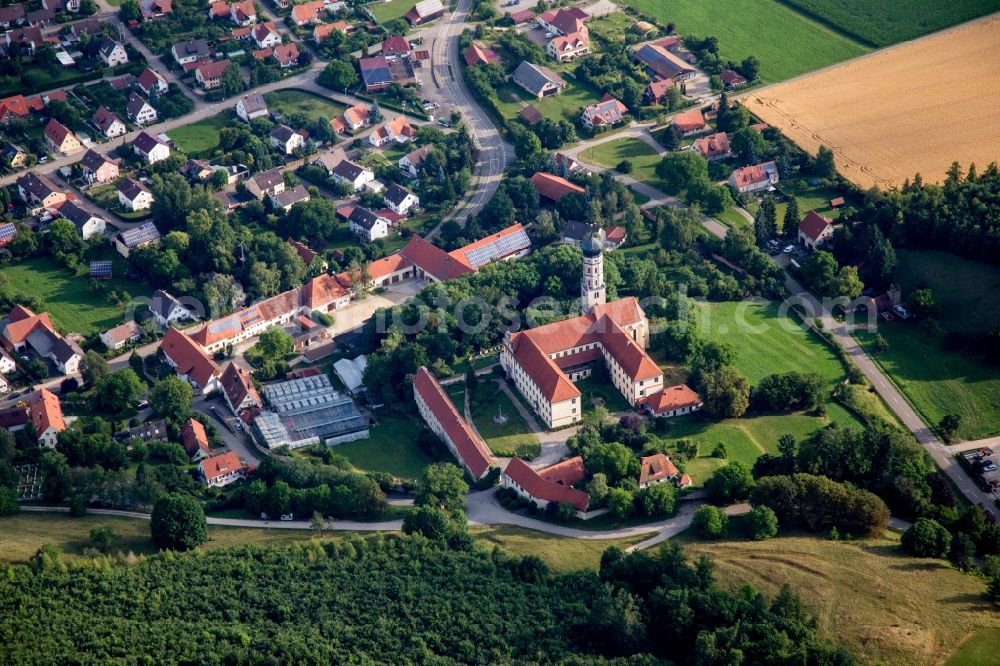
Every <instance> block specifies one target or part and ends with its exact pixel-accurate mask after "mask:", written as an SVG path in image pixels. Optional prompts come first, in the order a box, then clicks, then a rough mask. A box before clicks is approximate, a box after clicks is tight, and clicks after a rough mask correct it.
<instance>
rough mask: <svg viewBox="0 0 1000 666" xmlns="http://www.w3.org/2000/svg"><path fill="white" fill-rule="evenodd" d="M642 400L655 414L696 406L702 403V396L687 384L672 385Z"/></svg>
mask: <svg viewBox="0 0 1000 666" xmlns="http://www.w3.org/2000/svg"><path fill="white" fill-rule="evenodd" d="M640 402H641V403H642V404H644V405H647V406H649V408H650V409H651V410H652V412H653V413H654V414H662V413H663V412H669V411H671V410H674V409H681V408H682V407H695V406H698V405H700V404H701V396H699V395H698V394H697V393H695V392H694V391H692V390H691V389H690V388H688V387H687V385H685V384H678V385H677V386H670V387H668V388H665V389H663V390H662V391H657V392H656V393H654V394H652V395H649V396H646V397H645V398H643V399H642V400H640Z"/></svg>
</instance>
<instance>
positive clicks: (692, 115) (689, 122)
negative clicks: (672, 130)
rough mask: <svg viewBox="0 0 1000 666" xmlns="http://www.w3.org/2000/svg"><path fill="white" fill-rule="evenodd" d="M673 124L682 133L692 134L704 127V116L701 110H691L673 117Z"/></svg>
mask: <svg viewBox="0 0 1000 666" xmlns="http://www.w3.org/2000/svg"><path fill="white" fill-rule="evenodd" d="M673 124H674V125H675V126H676V127H677V129H679V130H680V131H682V132H694V131H696V130H700V129H703V128H704V127H705V116H703V115H702V114H701V109H691V110H690V111H685V112H684V113H678V114H677V115H676V116H674V120H673Z"/></svg>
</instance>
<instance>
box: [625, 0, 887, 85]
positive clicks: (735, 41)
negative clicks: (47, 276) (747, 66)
mask: <svg viewBox="0 0 1000 666" xmlns="http://www.w3.org/2000/svg"><path fill="white" fill-rule="evenodd" d="M626 4H628V5H631V6H633V7H635V8H636V9H638V10H639V11H641V12H644V13H646V14H649V15H650V16H653V17H655V18H657V19H658V20H659V23H661V24H664V25H665V24H666V23H667V22H668V21H670V22H672V23H676V24H677V32H678V33H680V34H681V35H696V36H699V37H705V36H707V35H714V36H716V37H718V38H719V52H720V54H721V55H722V57H723V58H729V59H731V60H735V61H737V62H738V61H740V60H743V59H744V58H746V57H747V56H749V55H755V56H757V57H758V58H759V59H760V76H761V78H762V79H763V80H765V81H768V82H771V83H773V82H775V81H782V80H784V79H788V78H791V77H793V76H797V75H799V74H804V73H805V72H811V71H813V70H815V69H819V68H821V67H826V66H827V65H832V64H833V63H836V62H840V61H842V60H847V59H849V58H854V57H856V56H859V55H861V54H863V53H865V52H866V51H868V50H869V49H868V47H866V46H863V45H862V44H860V43H858V42H856V41H854V40H853V39H850V38H849V37H846V36H844V35H842V34H839V33H837V32H834V31H833V30H830V29H829V28H826V27H824V26H822V25H820V24H819V23H817V22H815V21H813V20H810V19H808V18H806V17H805V16H804V15H803V14H801V13H799V12H796V11H795V10H793V9H790V8H789V7H786V6H785V5H783V4H781V3H780V2H777V1H776V0H735V1H734V0H626Z"/></svg>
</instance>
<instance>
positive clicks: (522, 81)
mask: <svg viewBox="0 0 1000 666" xmlns="http://www.w3.org/2000/svg"><path fill="white" fill-rule="evenodd" d="M511 77H512V78H513V79H514V83H516V84H517V85H519V86H521V87H522V88H524V89H525V90H526V91H528V92H529V93H531V94H532V95H533V96H534V97H535V98H537V99H542V98H543V97H549V96H551V95H558V94H559V93H561V92H562V91H563V90H564V89H565V88H566V81H565V80H563V79H562V77H560V76H558V75H557V74H556V73H555V72H553V71H552V70H551V69H549V68H548V67H544V66H543V65H536V64H534V63H530V62H528V61H527V60H525V61H524V62H522V63H521V64H520V65H518V66H517V69H515V70H514V73H513V74H512V75H511Z"/></svg>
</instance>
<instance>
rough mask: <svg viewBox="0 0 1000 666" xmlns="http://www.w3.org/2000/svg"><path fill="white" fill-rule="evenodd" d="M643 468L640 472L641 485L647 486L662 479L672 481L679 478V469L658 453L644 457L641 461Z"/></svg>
mask: <svg viewBox="0 0 1000 666" xmlns="http://www.w3.org/2000/svg"><path fill="white" fill-rule="evenodd" d="M641 463H642V468H641V470H640V472H639V485H640V486H642V485H645V484H647V483H651V482H653V481H659V480H660V479H672V478H673V477H675V476H677V467H675V466H674V464H673V463H672V462H670V458H668V457H667V456H665V455H663V454H662V453H657V454H655V455H652V456H644V457H643V458H642V460H641Z"/></svg>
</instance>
